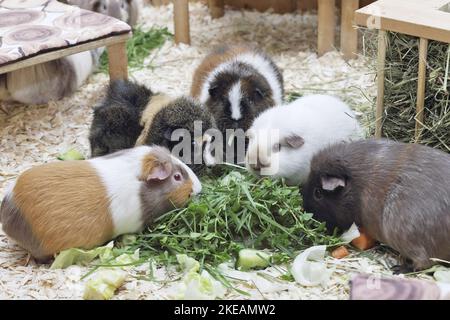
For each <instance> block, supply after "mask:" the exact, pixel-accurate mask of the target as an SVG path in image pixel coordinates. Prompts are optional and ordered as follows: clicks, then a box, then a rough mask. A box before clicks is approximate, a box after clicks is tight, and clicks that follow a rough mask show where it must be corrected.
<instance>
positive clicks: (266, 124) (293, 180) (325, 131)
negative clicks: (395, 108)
mask: <svg viewBox="0 0 450 320" xmlns="http://www.w3.org/2000/svg"><path fill="white" fill-rule="evenodd" d="M362 136H363V134H362V130H361V128H360V126H359V124H358V122H357V120H356V119H355V115H354V113H353V112H352V110H351V109H350V108H349V107H348V106H347V105H346V104H345V103H344V102H342V101H341V100H339V99H338V98H335V97H332V96H327V95H310V96H305V97H302V98H299V99H297V100H295V101H294V102H292V103H290V104H287V105H282V106H278V107H275V108H271V109H268V110H266V111H265V112H263V113H262V114H261V115H259V117H257V118H256V119H255V121H254V122H253V125H252V126H251V128H250V130H248V137H249V145H248V151H247V154H246V166H247V168H248V169H249V170H250V171H252V172H254V173H256V174H259V175H269V176H273V177H276V178H280V177H282V178H286V183H287V184H290V185H300V184H303V183H304V182H305V181H306V179H307V177H308V174H309V171H310V162H311V159H312V157H313V155H314V154H315V153H316V152H317V151H319V150H321V149H322V148H324V147H326V146H328V145H330V144H333V143H335V142H342V141H351V140H356V139H360V138H362Z"/></svg>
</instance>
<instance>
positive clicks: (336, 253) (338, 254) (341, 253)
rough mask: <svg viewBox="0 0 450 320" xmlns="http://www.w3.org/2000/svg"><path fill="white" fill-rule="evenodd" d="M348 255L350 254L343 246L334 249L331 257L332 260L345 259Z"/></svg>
mask: <svg viewBox="0 0 450 320" xmlns="http://www.w3.org/2000/svg"><path fill="white" fill-rule="evenodd" d="M349 254H350V253H349V252H348V250H347V248H346V247H344V246H340V247H338V248H336V249H334V250H333V251H332V252H331V256H332V257H333V258H336V259H342V258H345V257H346V256H348V255H349Z"/></svg>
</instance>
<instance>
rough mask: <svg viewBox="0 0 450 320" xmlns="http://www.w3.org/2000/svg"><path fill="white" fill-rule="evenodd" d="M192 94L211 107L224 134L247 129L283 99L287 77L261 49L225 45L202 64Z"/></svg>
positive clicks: (197, 71)
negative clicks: (229, 130) (227, 131)
mask: <svg viewBox="0 0 450 320" xmlns="http://www.w3.org/2000/svg"><path fill="white" fill-rule="evenodd" d="M191 95H192V96H193V97H194V98H196V99H198V100H199V101H200V102H201V103H202V104H204V105H205V106H206V107H207V108H208V110H209V111H210V112H211V113H212V115H213V116H214V118H215V119H216V122H217V126H218V129H219V130H220V131H221V132H222V133H223V134H225V132H226V131H225V130H226V129H243V130H244V131H246V130H247V129H248V128H250V126H251V124H252V122H253V119H254V118H255V117H256V116H258V115H259V114H260V113H261V112H263V111H264V110H266V109H268V108H271V107H273V106H275V105H280V104H281V103H282V102H283V76H282V74H281V71H280V69H279V68H278V67H277V66H276V65H275V63H274V62H273V61H272V59H271V58H270V57H269V56H267V55H266V54H265V53H263V52H262V51H261V50H257V49H252V48H250V47H247V46H221V47H218V48H216V49H215V50H214V51H213V52H212V53H211V54H209V55H208V56H207V57H206V58H205V59H204V60H203V61H202V63H201V64H200V65H199V66H198V68H197V70H196V71H195V73H194V77H193V81H192V87H191Z"/></svg>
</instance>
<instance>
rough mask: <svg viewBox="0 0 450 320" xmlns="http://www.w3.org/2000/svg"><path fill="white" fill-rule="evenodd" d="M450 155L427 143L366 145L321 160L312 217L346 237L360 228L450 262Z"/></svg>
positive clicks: (421, 258)
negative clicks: (347, 232)
mask: <svg viewBox="0 0 450 320" xmlns="http://www.w3.org/2000/svg"><path fill="white" fill-rule="evenodd" d="M449 180H450V155H448V154H445V153H444V152H442V151H438V150H435V149H432V148H430V147H426V146H422V145H419V144H403V143H397V142H392V141H388V140H362V141H357V142H352V143H340V144H336V145H333V146H330V147H328V148H326V149H324V150H322V151H321V152H319V153H318V154H317V155H315V156H314V158H313V160H312V163H311V173H310V175H309V178H308V181H307V183H306V184H305V186H304V188H303V191H302V194H303V201H304V207H305V210H306V211H307V212H311V213H313V214H314V217H315V218H316V219H318V220H320V221H324V222H326V224H327V228H328V229H329V230H330V231H331V230H333V229H334V228H335V227H337V228H339V229H341V230H346V229H348V228H349V227H350V226H351V224H352V223H353V222H355V223H356V225H358V226H359V227H363V228H365V229H366V232H367V233H368V235H370V236H371V237H372V238H374V239H376V240H378V241H380V242H382V243H385V244H387V245H389V246H390V247H392V248H394V249H395V250H397V251H398V252H399V253H400V254H401V255H402V256H403V257H405V258H408V259H410V260H411V261H412V262H413V266H414V267H415V268H416V269H423V268H427V267H429V266H430V265H432V264H433V261H432V260H430V258H438V259H444V260H447V261H448V260H449V259H450V185H449Z"/></svg>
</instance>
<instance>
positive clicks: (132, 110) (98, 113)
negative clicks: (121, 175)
mask: <svg viewBox="0 0 450 320" xmlns="http://www.w3.org/2000/svg"><path fill="white" fill-rule="evenodd" d="M153 95H154V94H153V92H152V91H151V90H150V89H148V88H147V87H145V86H141V85H138V84H135V83H133V82H131V81H127V80H115V81H112V82H111V84H110V85H109V86H108V87H107V89H106V95H105V98H103V99H102V101H101V102H100V103H99V105H97V106H96V107H95V108H94V117H93V120H92V124H91V129H90V133H89V142H90V145H91V156H92V157H98V156H103V155H106V154H109V153H113V152H116V151H118V150H122V149H127V148H132V147H133V146H134V145H135V144H136V140H137V139H138V138H139V135H140V134H141V132H142V129H143V128H144V126H143V125H141V116H142V113H143V112H144V110H145V108H146V106H147V105H148V104H149V102H150V101H151V99H152V97H153Z"/></svg>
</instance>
